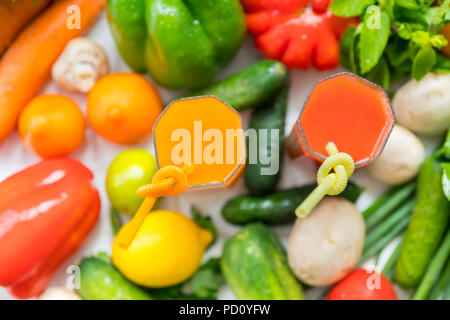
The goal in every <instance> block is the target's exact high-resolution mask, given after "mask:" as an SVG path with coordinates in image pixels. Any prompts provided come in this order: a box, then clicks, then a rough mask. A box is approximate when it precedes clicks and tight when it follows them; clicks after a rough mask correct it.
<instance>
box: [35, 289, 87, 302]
mask: <svg viewBox="0 0 450 320" xmlns="http://www.w3.org/2000/svg"><path fill="white" fill-rule="evenodd" d="M39 300H81V298H80V296H79V295H78V294H76V293H75V292H74V291H73V290H69V289H67V288H66V287H52V288H48V289H47V290H45V292H44V293H43V294H42V295H41V296H40V297H39Z"/></svg>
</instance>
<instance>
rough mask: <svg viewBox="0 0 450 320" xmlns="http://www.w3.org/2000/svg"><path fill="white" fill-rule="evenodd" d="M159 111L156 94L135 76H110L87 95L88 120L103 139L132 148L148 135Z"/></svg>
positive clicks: (142, 80) (139, 76)
mask: <svg viewBox="0 0 450 320" xmlns="http://www.w3.org/2000/svg"><path fill="white" fill-rule="evenodd" d="M161 111H162V102H161V98H160V96H159V94H158V91H157V90H156V89H155V87H153V86H152V84H151V83H150V82H149V81H148V80H147V79H145V78H144V77H143V76H141V75H138V74H136V73H111V74H108V75H106V76H104V77H103V78H101V79H100V80H98V81H97V83H96V84H95V85H94V87H93V88H92V89H91V91H90V92H89V95H88V100H87V117H88V121H89V123H90V124H91V126H92V128H94V130H95V131H96V132H97V133H98V134H99V135H101V136H102V137H103V138H105V139H107V140H110V141H112V142H115V143H119V144H125V145H132V144H136V143H139V142H140V141H141V140H142V139H144V138H145V137H146V136H148V135H149V134H150V133H151V132H152V129H153V124H154V122H155V121H156V119H157V118H158V116H159V114H160V113H161Z"/></svg>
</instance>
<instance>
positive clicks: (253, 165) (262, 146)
mask: <svg viewBox="0 0 450 320" xmlns="http://www.w3.org/2000/svg"><path fill="white" fill-rule="evenodd" d="M287 91H288V90H287V88H286V89H285V90H283V92H281V93H280V94H279V95H278V96H277V97H275V98H274V101H273V102H272V103H271V104H270V105H269V106H267V107H265V108H259V109H256V110H254V111H253V113H252V117H251V119H250V127H249V128H250V129H253V130H255V136H254V138H255V139H254V140H250V139H249V138H248V140H247V164H246V166H245V171H244V181H245V185H246V187H247V189H248V190H249V191H250V193H251V194H253V195H265V194H268V193H271V192H273V191H274V190H275V188H276V186H277V183H278V181H279V180H280V176H281V171H282V169H281V168H282V165H283V154H284V149H283V140H284V125H285V117H286V106H287ZM262 130H266V132H267V134H264V133H263V131H262ZM261 138H263V139H261ZM264 138H265V141H264ZM272 140H274V141H272ZM251 146H254V147H253V149H251ZM272 152H274V153H275V155H272ZM255 157H256V159H254V158H255ZM269 160H271V162H269ZM275 163H277V164H278V165H276V166H275Z"/></svg>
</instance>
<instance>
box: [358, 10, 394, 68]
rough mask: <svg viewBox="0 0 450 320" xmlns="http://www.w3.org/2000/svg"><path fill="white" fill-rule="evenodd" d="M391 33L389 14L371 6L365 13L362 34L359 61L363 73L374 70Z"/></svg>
mask: <svg viewBox="0 0 450 320" xmlns="http://www.w3.org/2000/svg"><path fill="white" fill-rule="evenodd" d="M389 33H390V19H389V15H388V14H387V13H386V12H385V11H381V9H380V8H379V7H377V6H373V7H370V10H369V9H368V11H367V13H366V14H365V15H364V21H363V24H362V28H361V36H360V37H361V40H360V51H359V61H360V68H361V73H362V74H366V73H367V72H369V71H370V70H372V69H373V67H375V66H376V65H377V63H378V61H379V60H380V59H381V56H382V55H383V51H384V49H385V47H386V44H387V42H388V38H389Z"/></svg>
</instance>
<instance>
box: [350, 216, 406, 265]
mask: <svg viewBox="0 0 450 320" xmlns="http://www.w3.org/2000/svg"><path fill="white" fill-rule="evenodd" d="M409 220H410V218H408V219H404V220H403V221H401V222H400V223H398V224H397V225H396V226H395V227H394V228H392V230H391V231H389V232H388V233H387V234H386V235H384V236H383V237H382V238H381V239H379V240H378V242H377V243H375V244H374V245H373V246H371V247H370V248H368V249H367V250H365V252H363V255H362V257H361V260H359V264H360V265H361V264H362V263H364V262H366V261H367V260H369V259H370V258H371V257H373V256H374V255H376V254H377V253H379V252H381V251H382V250H383V249H384V247H385V246H386V245H387V244H388V243H390V242H391V241H392V240H394V239H395V238H396V237H397V236H398V235H399V234H400V233H401V232H402V231H403V230H405V229H406V227H407V226H408V224H409Z"/></svg>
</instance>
